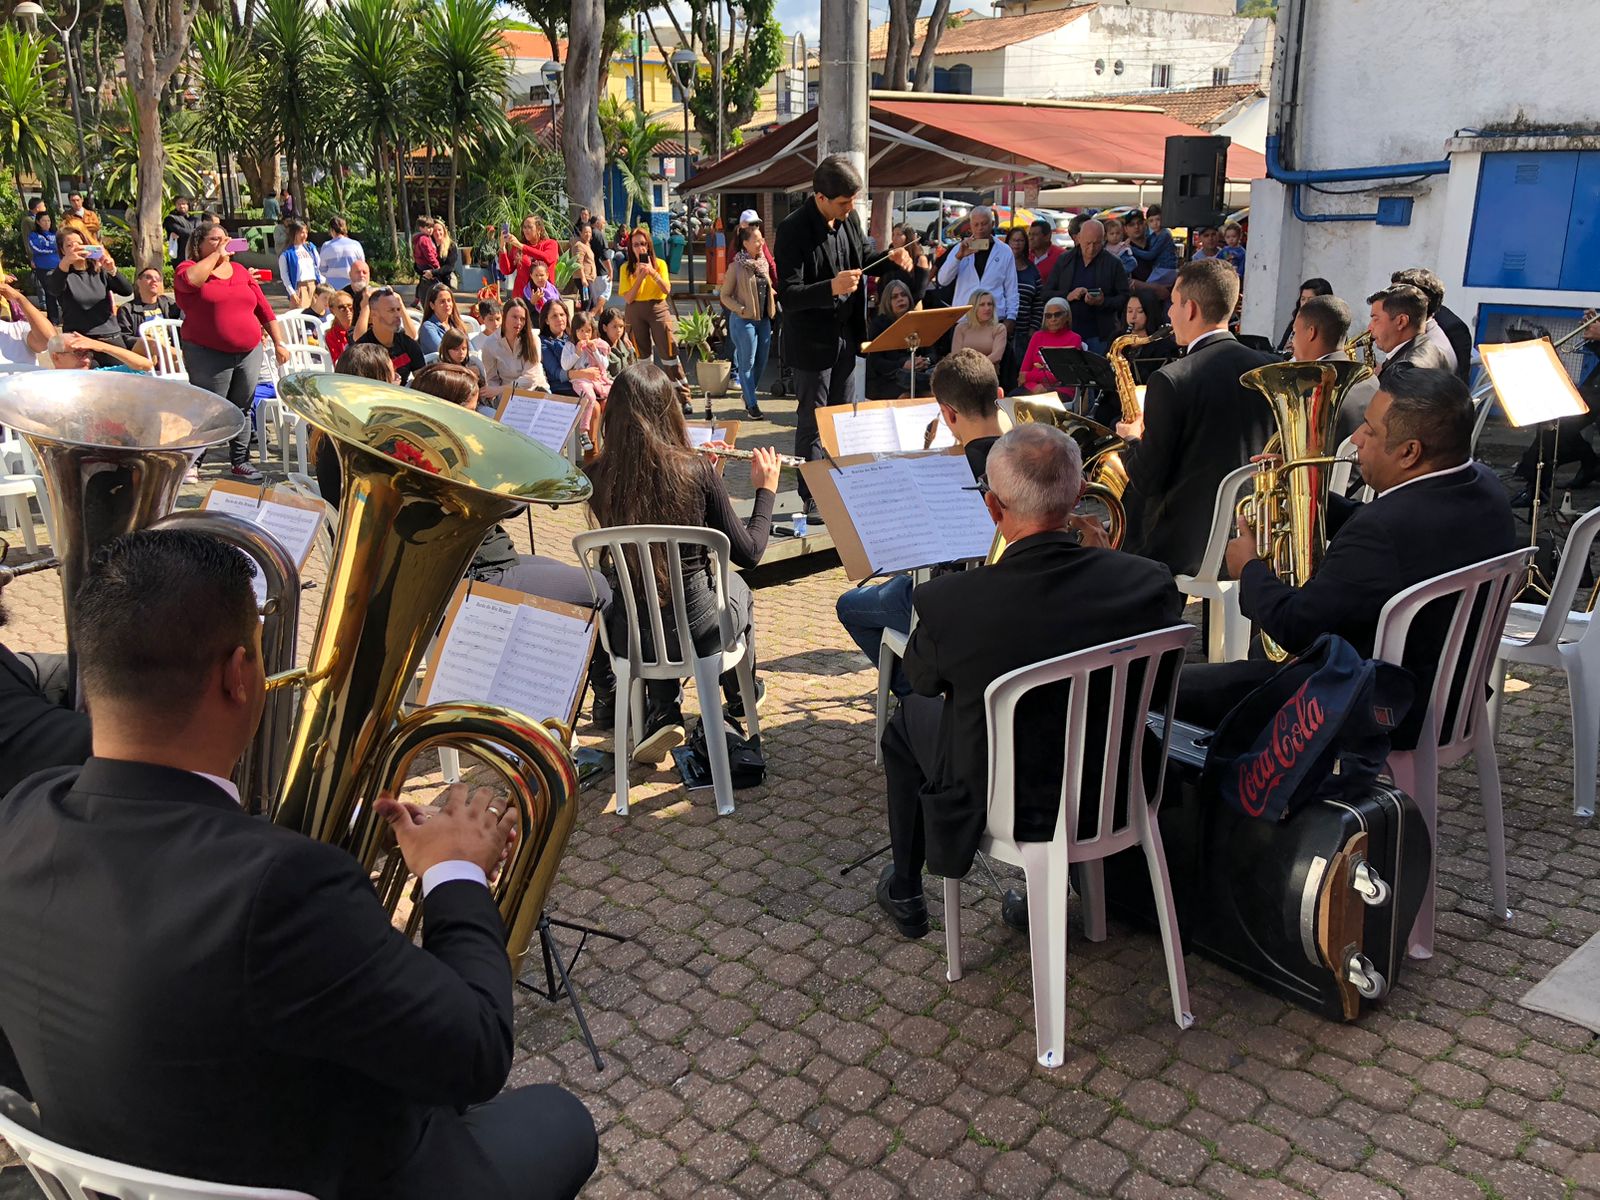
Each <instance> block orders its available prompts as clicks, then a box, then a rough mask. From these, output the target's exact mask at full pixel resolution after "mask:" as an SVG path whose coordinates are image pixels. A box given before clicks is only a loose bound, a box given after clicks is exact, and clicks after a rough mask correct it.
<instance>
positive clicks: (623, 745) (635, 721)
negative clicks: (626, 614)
mask: <svg viewBox="0 0 1600 1200" xmlns="http://www.w3.org/2000/svg"><path fill="white" fill-rule="evenodd" d="M611 669H612V670H613V671H614V672H615V673H616V676H617V695H618V696H619V697H621V699H622V703H621V704H619V705H617V717H616V721H617V724H616V728H615V730H614V731H613V733H612V737H611V757H612V759H613V760H615V761H614V770H615V774H616V791H617V816H619V817H625V816H627V815H628V766H629V764H630V763H631V762H632V761H633V760H632V759H631V758H630V757H629V753H630V751H631V749H632V742H633V737H634V736H636V735H637V734H638V733H639V732H640V731H642V730H643V729H644V681H643V680H640V679H635V678H633V675H632V673H631V672H630V670H629V668H628V660H627V659H625V658H620V659H617V658H614V659H612V660H611Z"/></svg>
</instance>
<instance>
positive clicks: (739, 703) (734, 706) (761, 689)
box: [722, 679, 767, 721]
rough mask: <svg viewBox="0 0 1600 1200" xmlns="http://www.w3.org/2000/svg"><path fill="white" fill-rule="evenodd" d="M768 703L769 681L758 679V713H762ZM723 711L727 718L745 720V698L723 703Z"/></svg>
mask: <svg viewBox="0 0 1600 1200" xmlns="http://www.w3.org/2000/svg"><path fill="white" fill-rule="evenodd" d="M766 702H767V681H766V680H764V679H758V680H756V711H757V712H760V711H761V708H762V705H764V704H766ZM722 711H723V714H724V715H725V716H728V717H731V718H732V719H733V720H735V721H742V720H744V697H743V696H735V697H733V699H731V700H725V701H723V704H722Z"/></svg>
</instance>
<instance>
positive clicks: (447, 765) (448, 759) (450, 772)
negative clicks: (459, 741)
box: [439, 746, 461, 783]
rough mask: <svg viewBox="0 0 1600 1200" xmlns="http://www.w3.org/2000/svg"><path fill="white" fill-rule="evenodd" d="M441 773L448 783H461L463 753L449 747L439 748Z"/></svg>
mask: <svg viewBox="0 0 1600 1200" xmlns="http://www.w3.org/2000/svg"><path fill="white" fill-rule="evenodd" d="M439 771H440V773H441V774H442V775H443V776H444V781H445V782H446V783H460V782H461V752H460V751H459V750H455V749H452V748H451V747H449V746H440V747H439Z"/></svg>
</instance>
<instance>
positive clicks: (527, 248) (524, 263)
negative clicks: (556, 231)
mask: <svg viewBox="0 0 1600 1200" xmlns="http://www.w3.org/2000/svg"><path fill="white" fill-rule="evenodd" d="M560 257H561V247H560V246H558V245H556V240H555V238H553V237H551V236H550V235H549V234H547V233H546V232H545V229H544V222H543V221H541V220H540V219H539V218H538V217H534V216H527V217H523V218H522V240H521V241H520V242H519V241H518V240H517V239H516V238H514V237H512V236H511V235H510V234H509V233H505V234H501V235H500V274H501V275H504V276H511V275H513V274H514V275H515V276H516V278H515V279H513V280H512V281H511V294H512V295H513V296H520V297H521V298H522V299H524V300H528V299H531V298H532V293H531V291H530V289H529V285H528V276H529V275H530V274H531V273H532V272H533V264H534V263H535V262H542V263H544V265H545V266H546V267H548V268H549V270H550V278H552V279H554V278H555V275H556V259H558V258H560Z"/></svg>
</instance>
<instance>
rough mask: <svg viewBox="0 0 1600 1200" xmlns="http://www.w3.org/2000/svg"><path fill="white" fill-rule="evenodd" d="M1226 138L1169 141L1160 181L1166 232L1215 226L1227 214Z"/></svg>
mask: <svg viewBox="0 0 1600 1200" xmlns="http://www.w3.org/2000/svg"><path fill="white" fill-rule="evenodd" d="M1232 144H1233V139H1232V138H1227V137H1169V138H1168V139H1167V159H1166V169H1165V171H1164V173H1163V178H1162V181H1161V223H1162V225H1164V226H1165V227H1166V228H1168V229H1175V228H1178V227H1185V228H1190V229H1192V228H1195V227H1196V226H1200V225H1218V224H1220V223H1221V222H1222V218H1223V216H1224V215H1225V214H1226V211H1227V210H1226V207H1225V196H1224V187H1225V185H1226V183H1227V177H1228V147H1229V146H1230V145H1232Z"/></svg>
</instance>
